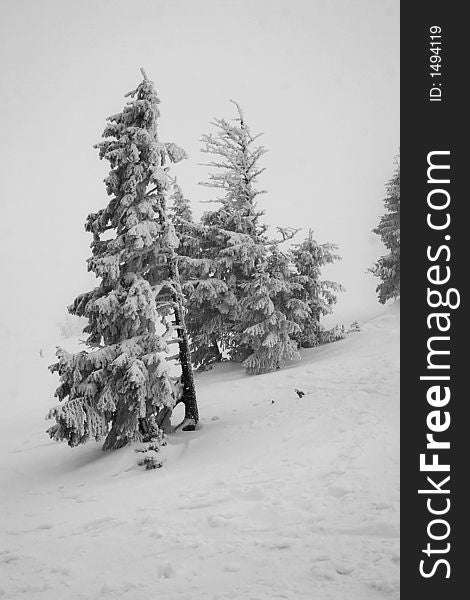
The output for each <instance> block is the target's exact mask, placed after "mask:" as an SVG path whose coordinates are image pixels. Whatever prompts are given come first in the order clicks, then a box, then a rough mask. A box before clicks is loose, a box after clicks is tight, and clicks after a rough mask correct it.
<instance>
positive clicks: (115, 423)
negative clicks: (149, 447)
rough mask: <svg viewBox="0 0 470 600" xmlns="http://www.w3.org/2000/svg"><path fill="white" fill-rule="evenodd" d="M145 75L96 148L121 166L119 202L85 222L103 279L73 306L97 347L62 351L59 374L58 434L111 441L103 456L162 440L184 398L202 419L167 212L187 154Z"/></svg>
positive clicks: (54, 414) (115, 184)
mask: <svg viewBox="0 0 470 600" xmlns="http://www.w3.org/2000/svg"><path fill="white" fill-rule="evenodd" d="M142 72H143V71H142ZM143 75H144V80H143V81H142V82H141V83H140V84H139V85H138V87H137V88H136V89H135V90H134V91H132V92H130V93H129V94H127V96H130V98H131V100H130V101H129V102H128V103H127V104H126V106H125V107H124V109H123V110H122V112H120V113H118V114H116V115H113V116H111V117H109V118H108V124H107V126H106V128H105V130H104V133H103V137H104V138H105V140H104V141H102V142H100V143H99V144H97V146H96V147H97V148H98V149H99V154H100V158H105V159H106V160H107V161H109V163H110V165H111V170H110V172H109V175H108V177H107V178H106V179H105V184H106V189H107V193H108V195H109V196H111V199H110V201H109V203H108V205H107V206H106V207H105V208H104V209H101V210H99V211H98V212H97V213H92V214H90V215H89V216H88V218H87V221H86V224H85V229H86V230H87V231H89V232H90V233H91V234H92V235H93V242H92V244H91V249H92V256H91V258H89V259H88V269H89V270H90V271H93V272H94V273H95V275H96V276H97V277H98V278H99V279H100V280H101V281H100V284H99V285H98V287H96V288H94V289H93V290H91V291H89V292H86V293H84V294H81V295H80V296H78V298H76V300H75V301H74V303H73V304H72V305H71V306H70V307H69V312H70V313H71V314H74V315H78V316H84V317H86V318H87V319H88V325H87V326H86V327H85V329H84V332H85V333H87V334H88V337H87V339H86V345H87V346H88V349H87V350H84V351H82V352H79V353H76V354H69V353H67V352H66V351H65V350H63V349H60V348H59V349H58V351H57V357H58V361H57V362H56V363H55V364H53V365H51V367H50V369H51V371H52V372H58V373H59V375H60V379H61V383H60V385H59V387H58V389H57V391H56V396H57V397H58V398H59V400H60V404H59V405H58V406H56V407H55V408H53V409H52V410H51V411H50V414H49V416H50V417H51V418H55V420H56V424H55V425H54V426H52V427H51V428H50V429H49V434H50V436H51V437H53V438H54V439H57V440H60V439H63V440H67V441H68V443H69V445H70V446H76V445H78V444H80V443H84V442H86V441H87V440H88V439H89V438H91V437H93V438H95V439H100V438H105V441H104V445H103V449H112V448H119V447H122V446H124V445H125V444H127V443H128V442H129V441H131V440H140V439H142V436H143V435H144V434H146V433H148V429H149V427H150V428H151V429H152V430H153V432H154V433H157V434H158V424H159V423H160V424H161V422H162V415H168V411H169V410H171V408H172V407H173V406H174V405H175V403H176V402H177V401H178V400H179V399H181V397H182V399H183V401H184V402H185V405H186V413H187V415H186V416H188V417H190V418H191V419H192V423H193V424H194V422H196V421H197V406H196V398H195V392H194V384H193V381H192V372H191V365H190V360H189V356H188V353H187V350H188V348H187V337H185V331H184V315H183V313H182V297H181V287H180V284H179V281H178V271H177V267H176V262H175V247H176V246H177V245H178V239H177V236H176V235H175V232H174V228H173V226H172V224H171V223H170V222H169V220H168V218H167V208H166V197H167V194H168V190H169V185H170V180H169V175H168V168H169V164H170V163H176V162H178V161H180V160H182V159H183V158H185V157H186V154H185V152H184V150H182V149H181V148H179V147H178V146H176V145H175V144H173V143H162V142H160V141H159V139H158V135H157V121H158V118H159V116H160V113H159V110H158V104H159V102H160V101H159V99H158V97H157V94H156V92H155V89H154V86H153V83H152V82H151V81H150V80H148V79H147V77H146V75H145V73H144V72H143ZM173 316H174V318H175V321H176V329H177V332H178V338H175V334H174V328H173V325H172V318H173ZM175 341H178V343H179V346H180V359H181V365H182V381H181V382H178V381H176V380H175V378H174V377H172V376H171V374H170V370H169V362H168V360H167V353H168V351H169V348H168V344H170V343H171V342H175Z"/></svg>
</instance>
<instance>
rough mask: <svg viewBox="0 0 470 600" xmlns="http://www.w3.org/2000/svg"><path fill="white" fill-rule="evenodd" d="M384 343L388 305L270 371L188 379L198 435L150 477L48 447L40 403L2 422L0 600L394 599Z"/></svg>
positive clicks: (388, 338)
mask: <svg viewBox="0 0 470 600" xmlns="http://www.w3.org/2000/svg"><path fill="white" fill-rule="evenodd" d="M398 343H399V313H398V311H397V310H389V311H388V312H387V313H385V314H384V315H383V316H380V317H378V318H376V319H374V320H372V321H370V322H369V323H367V324H366V325H364V326H363V331H362V332H360V333H353V334H350V335H349V336H348V338H347V339H346V340H344V341H341V342H337V343H334V344H331V345H327V346H322V347H321V348H316V349H311V350H305V351H303V360H302V362H300V363H296V364H293V365H291V366H289V367H288V368H286V369H283V370H282V371H279V372H276V373H272V374H267V375H260V376H256V377H248V376H245V375H244V373H243V369H242V368H241V367H240V366H238V365H231V364H223V365H220V366H218V367H217V368H215V369H214V370H213V371H210V372H206V373H202V374H200V375H198V377H197V384H198V394H199V403H200V411H201V415H202V422H201V428H200V429H198V430H197V431H195V432H191V433H189V432H188V433H184V432H179V433H177V434H175V435H173V436H171V437H170V438H169V443H168V446H167V447H165V448H164V450H163V454H164V455H165V456H166V461H165V464H164V467H163V468H162V469H158V470H154V471H145V470H143V469H142V468H140V467H137V466H136V458H137V457H136V455H135V453H134V451H133V449H132V448H124V449H122V450H120V451H118V452H115V453H103V452H102V451H101V449H100V445H99V444H95V443H90V444H88V445H86V446H83V447H80V448H75V449H69V448H68V447H67V446H66V445H65V444H58V443H55V442H52V441H50V440H48V438H47V436H46V435H45V434H44V429H45V426H44V425H45V422H44V421H43V417H44V415H43V413H44V410H43V407H42V408H41V410H38V409H37V408H34V409H31V410H30V411H29V414H28V418H27V420H26V421H24V418H23V422H22V423H21V425H20V424H19V423H18V422H15V421H13V420H10V421H7V423H6V424H5V425H6V426H5V427H4V429H5V431H3V432H2V435H1V443H2V448H1V457H2V458H1V459H0V460H1V464H0V477H1V482H2V485H1V496H0V499H1V515H0V527H1V532H2V535H1V546H0V599H7V600H10V599H11V600H14V599H17V598H21V599H28V600H36V599H37V600H46V599H47V600H49V599H55V598H59V597H66V598H68V599H69V600H95V599H100V598H104V599H108V600H111V599H116V600H117V599H120V600H153V599H160V598H162V599H165V600H179V599H181V600H183V599H184V600H199V599H201V600H202V599H204V600H219V599H220V600H222V599H235V600H245V599H247V600H268V599H269V600H271V599H278V598H280V599H289V600H304V599H305V600H307V599H308V600H343V599H344V600H356V599H357V600H373V599H397V598H398V597H399V583H398V577H399V537H398V536H399V487H398V485H399V374H398V369H399V363H398ZM41 364H43V363H41ZM294 388H298V389H301V390H303V391H304V392H305V393H306V395H305V396H303V397H302V398H298V397H297V395H296V393H295V392H294ZM33 391H34V390H33ZM273 401H274V403H273Z"/></svg>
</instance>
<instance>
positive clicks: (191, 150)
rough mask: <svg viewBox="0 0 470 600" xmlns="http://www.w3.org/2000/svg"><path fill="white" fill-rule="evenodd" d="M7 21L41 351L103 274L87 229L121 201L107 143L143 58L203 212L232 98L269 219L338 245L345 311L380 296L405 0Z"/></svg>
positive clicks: (13, 274)
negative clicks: (378, 231) (254, 158)
mask: <svg viewBox="0 0 470 600" xmlns="http://www.w3.org/2000/svg"><path fill="white" fill-rule="evenodd" d="M0 29H1V31H0V46H1V52H0V60H1V73H2V78H1V82H2V94H1V99H0V121H1V122H0V125H1V129H0V131H1V150H0V151H1V157H0V169H1V173H0V186H1V188H0V189H1V223H2V232H1V235H0V250H1V252H0V269H1V281H2V294H1V299H0V302H1V307H0V308H1V311H0V314H1V317H0V325H1V330H0V335H2V336H3V339H4V340H10V341H11V340H13V339H14V338H16V339H17V340H18V339H20V338H22V339H23V338H24V339H28V342H29V343H31V342H33V343H34V344H36V343H37V346H38V348H39V347H40V346H41V344H43V343H44V342H43V340H44V339H51V332H52V337H54V335H55V332H54V327H55V323H56V322H57V321H59V320H60V319H61V318H63V316H64V315H65V313H66V306H67V305H68V304H70V303H71V302H72V301H73V299H74V298H75V296H76V295H77V294H78V293H80V292H83V291H86V290H87V289H89V288H90V287H91V286H92V285H93V280H92V278H91V276H90V274H88V273H87V271H86V264H85V260H86V258H87V257H88V256H89V254H90V249H89V244H90V241H91V237H90V235H89V234H87V233H85V231H84V229H83V223H84V221H85V218H86V216H87V214H88V213H89V212H91V211H96V210H98V209H99V208H102V207H104V206H105V203H106V202H107V201H108V198H107V196H106V192H105V189H104V186H103V183H102V179H103V177H104V176H105V174H106V170H107V165H106V164H105V163H102V162H100V161H99V159H98V156H97V152H96V150H94V149H93V148H92V145H93V144H94V143H96V142H97V141H99V139H100V136H101V133H102V130H103V128H104V125H105V117H106V116H108V115H110V114H113V113H116V112H118V111H120V110H121V109H122V107H123V104H124V98H123V95H124V94H125V93H126V92H128V91H129V90H131V89H133V88H134V87H135V86H136V85H137V84H138V83H139V80H140V73H139V67H140V66H144V67H145V69H146V70H147V73H148V75H149V77H150V78H151V79H153V80H154V82H155V84H156V88H157V91H158V93H159V96H160V99H161V101H162V104H161V112H162V118H161V125H160V138H161V140H162V141H174V142H176V143H178V144H179V145H181V146H183V147H184V148H185V149H186V150H187V152H188V154H189V160H188V161H186V163H185V164H180V165H176V166H175V167H174V169H173V174H174V175H177V177H178V182H179V183H180V184H181V186H182V187H183V189H184V192H185V194H186V196H187V197H189V198H190V199H191V200H192V201H193V203H194V211H195V214H196V215H200V214H201V212H202V211H203V210H205V209H206V208H207V205H201V204H200V201H201V200H208V199H210V198H211V190H209V189H207V188H203V187H200V186H198V185H197V183H198V181H200V180H203V179H204V178H205V177H206V174H207V171H206V168H205V167H203V166H199V165H198V163H199V162H201V161H203V160H204V156H203V155H201V153H200V143H199V140H200V137H201V134H202V133H206V132H209V131H210V129H211V128H210V121H211V120H212V118H213V117H214V116H217V117H226V118H232V117H234V116H235V115H234V107H233V105H232V104H230V102H229V99H230V98H233V99H235V100H237V101H238V102H239V103H240V104H241V105H242V106H243V108H244V110H245V115H246V119H247V121H248V123H249V124H250V125H251V128H252V131H253V132H264V135H263V137H262V139H261V140H260V142H261V141H262V143H263V144H264V145H265V146H266V147H267V148H268V150H269V152H268V154H266V156H265V157H264V159H263V165H264V166H265V167H266V171H265V173H263V175H262V177H261V180H260V182H259V187H261V188H264V189H266V190H267V191H268V193H267V194H265V195H263V196H260V205H261V207H262V208H263V209H264V210H265V211H266V217H265V220H266V222H267V223H268V224H271V225H276V224H278V225H283V226H293V227H303V228H304V232H301V234H299V241H300V238H301V237H302V235H303V234H306V233H307V231H308V228H309V227H312V228H313V229H314V232H315V237H316V239H317V240H318V241H319V242H324V241H333V242H336V243H337V244H338V245H339V247H340V254H341V255H342V256H343V261H342V262H341V264H338V265H337V266H336V267H334V268H333V269H332V270H331V271H330V272H329V273H328V275H329V276H330V277H333V278H335V279H337V280H338V281H340V282H341V283H343V285H344V286H345V287H346V288H347V293H346V294H345V295H344V297H343V298H342V299H341V300H340V303H339V305H338V312H337V318H338V320H341V318H348V319H349V318H353V317H354V316H356V315H357V316H358V317H361V316H363V315H364V314H367V313H368V312H369V313H370V312H372V311H374V310H376V309H377V308H378V304H377V300H376V295H375V291H374V290H375V287H376V285H377V281H376V280H374V278H373V277H372V276H370V275H368V274H366V270H367V268H368V267H370V266H371V264H372V263H373V261H374V260H375V259H377V258H378V256H379V255H380V254H381V253H383V247H382V246H381V244H380V242H379V240H378V239H377V236H375V235H374V234H372V233H371V229H372V228H373V227H374V226H375V225H376V224H377V221H378V218H379V216H380V214H381V213H382V212H383V204H382V200H383V197H384V192H385V187H384V186H385V183H386V181H387V180H388V179H390V177H391V176H392V173H393V170H394V157H395V155H396V154H397V153H398V150H399V1H398V0H329V1H321V0H281V1H279V0H230V1H228V0H198V1H193V0H171V1H163V0H134V1H133V2H132V1H130V0H93V1H91V0H73V1H71V0H2V1H1V3H0ZM57 341H58V342H59V341H60V340H59V339H57Z"/></svg>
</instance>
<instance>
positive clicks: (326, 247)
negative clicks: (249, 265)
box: [292, 229, 344, 348]
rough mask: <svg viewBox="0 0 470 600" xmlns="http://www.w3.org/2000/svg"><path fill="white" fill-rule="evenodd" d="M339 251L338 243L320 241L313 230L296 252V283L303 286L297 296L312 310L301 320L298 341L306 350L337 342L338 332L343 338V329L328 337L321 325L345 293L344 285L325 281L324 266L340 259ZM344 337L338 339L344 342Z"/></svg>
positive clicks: (293, 253) (294, 254)
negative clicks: (323, 343)
mask: <svg viewBox="0 0 470 600" xmlns="http://www.w3.org/2000/svg"><path fill="white" fill-rule="evenodd" d="M337 250H338V248H337V246H336V245H335V244H331V243H329V242H327V243H325V244H319V243H318V242H316V241H315V240H314V238H313V231H312V230H311V229H310V230H309V233H308V236H307V238H306V239H305V240H304V241H303V242H302V243H300V244H297V245H295V246H294V248H293V249H292V257H293V264H294V266H295V268H296V271H297V275H296V277H295V281H296V282H297V283H298V284H299V285H300V291H299V292H296V297H297V298H298V299H299V300H302V301H303V302H304V303H305V305H306V306H307V310H308V316H307V317H306V318H305V319H303V320H302V315H300V314H299V319H300V321H299V320H297V322H298V323H299V325H300V328H301V332H300V335H298V336H297V341H298V343H299V345H300V346H302V347H304V348H310V347H313V346H317V345H318V344H319V343H322V342H326V341H332V340H333V339H335V335H336V333H337V334H338V335H339V332H340V330H339V329H338V331H336V329H335V332H336V333H335V332H334V331H332V332H331V335H329V336H328V335H327V332H324V329H323V327H322V325H321V323H320V319H321V317H322V316H323V315H327V314H330V313H331V312H332V311H333V306H334V305H335V304H336V301H337V296H336V294H337V293H338V292H341V291H344V290H343V287H342V286H341V285H340V284H338V283H336V282H334V281H329V280H324V279H321V270H322V267H324V266H325V265H327V264H331V263H333V262H335V261H337V260H340V256H339V255H338V254H337ZM340 337H341V336H340ZM340 337H337V338H336V339H340ZM343 337H344V336H343Z"/></svg>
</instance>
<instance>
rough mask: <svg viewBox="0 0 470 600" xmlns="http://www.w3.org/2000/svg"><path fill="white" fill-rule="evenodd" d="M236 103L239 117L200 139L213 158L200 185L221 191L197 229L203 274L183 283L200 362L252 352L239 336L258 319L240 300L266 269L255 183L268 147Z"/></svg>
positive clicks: (220, 121)
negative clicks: (215, 206) (250, 318)
mask: <svg viewBox="0 0 470 600" xmlns="http://www.w3.org/2000/svg"><path fill="white" fill-rule="evenodd" d="M232 102H233V101H232ZM234 104H235V106H236V108H237V112H238V118H236V119H235V120H234V121H232V122H229V121H227V120H225V119H216V120H215V121H214V122H213V125H214V126H215V127H216V129H217V131H216V133H215V134H209V135H204V136H203V138H202V140H203V143H204V147H203V152H204V153H206V154H209V155H210V156H211V157H213V159H212V160H210V161H209V162H208V163H206V166H209V167H210V168H211V169H212V170H213V172H212V173H211V174H210V175H209V180H208V181H207V182H204V183H202V185H204V186H206V187H209V188H215V189H218V190H222V193H223V195H222V196H221V197H219V198H218V199H217V200H214V202H217V203H219V204H220V206H219V208H218V209H216V210H213V211H208V212H206V213H205V214H204V215H203V217H202V221H201V224H200V226H199V228H198V230H197V236H198V237H199V239H200V240H201V255H200V260H199V268H200V272H199V277H195V278H194V279H193V280H192V281H189V282H186V283H185V289H188V295H189V311H188V312H189V314H188V328H189V332H190V335H191V339H192V341H193V344H194V353H193V355H194V356H195V357H197V360H198V361H199V362H201V363H202V364H204V363H207V362H211V361H213V360H220V358H221V356H222V352H225V353H226V355H227V356H228V358H230V359H232V360H245V359H246V358H247V357H248V356H249V355H250V354H251V353H252V352H253V348H250V347H247V346H246V345H245V342H246V341H247V339H248V338H246V337H244V338H243V339H244V341H243V342H242V339H241V336H242V333H243V331H244V329H246V328H247V327H249V326H250V325H252V324H254V323H253V322H246V323H244V325H245V326H244V327H242V324H241V319H242V318H243V317H242V316H241V315H242V313H241V312H240V311H241V308H240V302H241V301H242V299H243V298H244V297H245V296H247V295H248V294H249V293H250V291H249V287H248V284H249V283H250V282H251V281H252V279H253V277H254V276H255V274H256V273H258V272H260V270H261V271H262V270H263V268H264V267H263V265H265V263H266V256H267V246H268V244H269V241H268V240H267V238H266V235H265V234H266V229H267V227H266V226H265V225H264V224H262V223H261V222H260V217H261V216H262V215H263V211H261V210H259V209H258V207H257V202H256V198H257V196H258V195H259V194H261V193H263V192H262V191H259V190H258V189H257V188H256V187H255V186H256V181H257V178H258V176H259V175H260V174H261V173H262V172H263V171H264V169H263V168H260V167H259V164H258V163H259V160H260V158H261V157H262V156H263V155H264V153H265V152H266V150H265V148H264V147H262V146H257V145H256V144H255V142H256V139H257V138H258V137H259V136H258V135H252V134H251V132H250V129H249V127H248V125H247V123H246V120H245V117H244V114H243V111H242V110H241V108H240V106H239V105H238V104H237V103H235V102H234ZM281 233H282V234H283V238H284V239H287V237H289V236H290V237H291V236H292V235H293V234H292V233H291V232H290V231H289V230H287V229H284V230H281ZM193 264H195V261H194V263H193ZM195 266H196V264H195ZM243 314H244V315H245V316H247V315H248V314H253V313H251V312H250V311H248V312H244V313H243ZM273 368H275V367H273Z"/></svg>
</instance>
